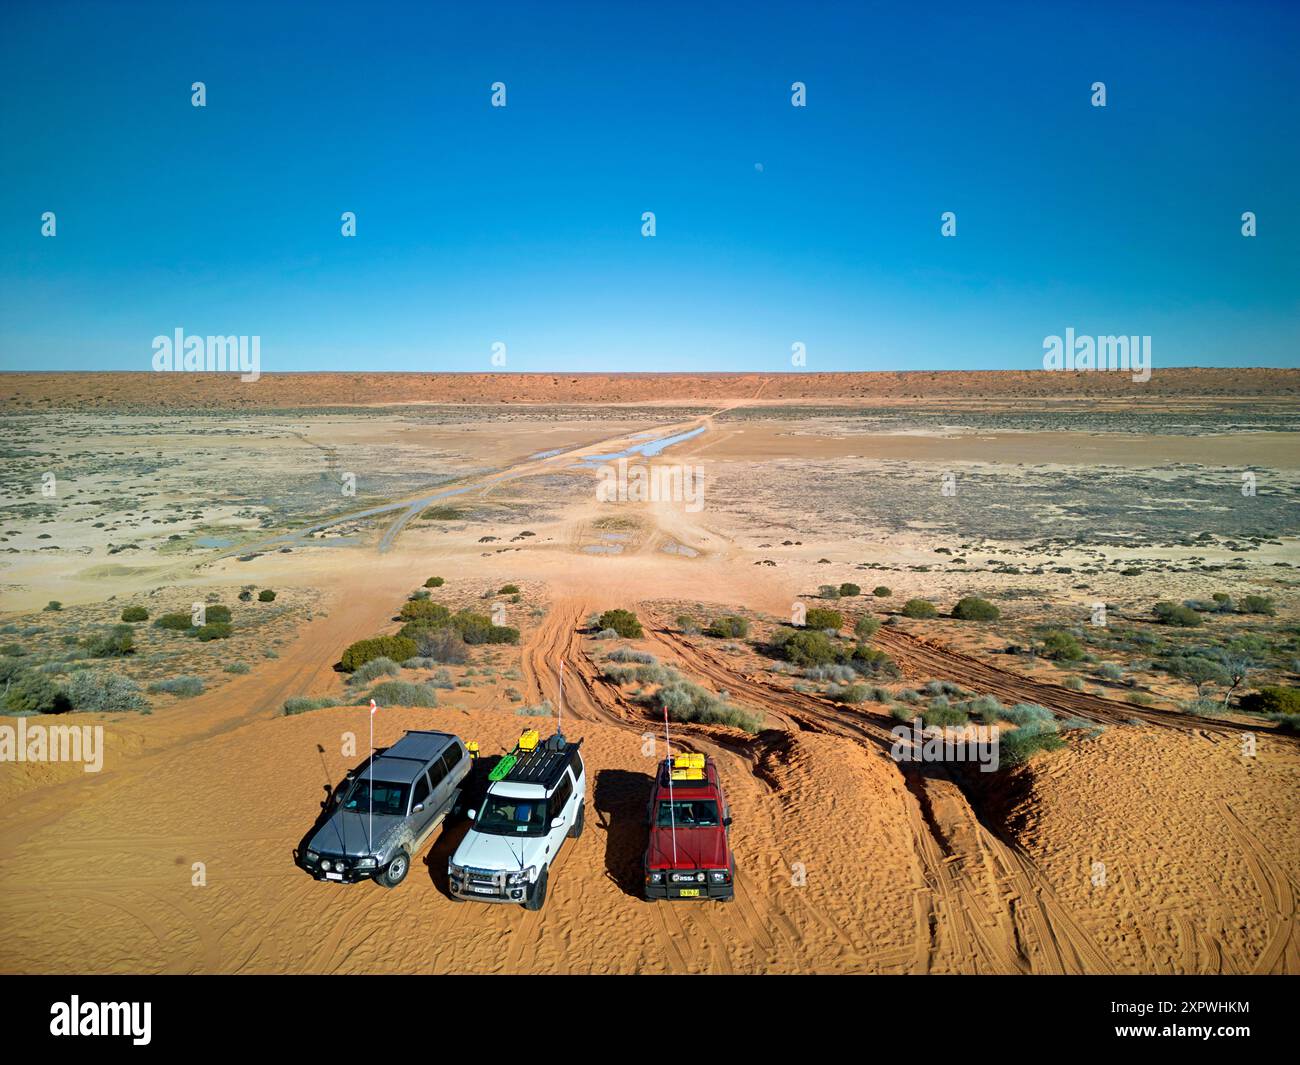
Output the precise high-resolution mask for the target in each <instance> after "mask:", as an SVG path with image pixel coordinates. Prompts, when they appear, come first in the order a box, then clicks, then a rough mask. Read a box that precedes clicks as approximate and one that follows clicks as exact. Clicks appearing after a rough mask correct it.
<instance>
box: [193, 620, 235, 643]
mask: <svg viewBox="0 0 1300 1065" xmlns="http://www.w3.org/2000/svg"><path fill="white" fill-rule="evenodd" d="M232 632H234V629H232V628H231V626H230V622H228V621H209V622H208V623H207V624H206V625H200V626H199V627H198V628H197V629H195V630H194V638H195V639H196V640H199V641H201V642H202V643H207V642H208V641H209V640H228V639H230V634H231V633H232Z"/></svg>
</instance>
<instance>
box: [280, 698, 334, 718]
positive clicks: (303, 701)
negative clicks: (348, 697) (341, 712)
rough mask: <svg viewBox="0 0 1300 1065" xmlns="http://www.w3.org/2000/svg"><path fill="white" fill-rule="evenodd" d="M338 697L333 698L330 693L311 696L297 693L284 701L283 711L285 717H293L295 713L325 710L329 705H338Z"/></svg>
mask: <svg viewBox="0 0 1300 1065" xmlns="http://www.w3.org/2000/svg"><path fill="white" fill-rule="evenodd" d="M338 705H339V701H338V700H337V699H331V698H330V697H329V696H328V695H320V696H315V697H313V696H310V695H295V696H293V698H291V699H286V700H285V701H284V707H283V710H282V712H283V713H284V715H285V717H293V715H294V714H305V713H306V712H307V711H308V710H323V709H325V707H327V706H338Z"/></svg>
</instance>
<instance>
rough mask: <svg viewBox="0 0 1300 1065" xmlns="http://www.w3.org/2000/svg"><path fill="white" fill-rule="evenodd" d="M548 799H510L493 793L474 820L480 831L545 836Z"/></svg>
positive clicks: (506, 834) (495, 834)
mask: <svg viewBox="0 0 1300 1065" xmlns="http://www.w3.org/2000/svg"><path fill="white" fill-rule="evenodd" d="M547 828H548V822H547V821H546V800H545V799H510V798H506V797H505V796H503V795H489V796H488V797H487V798H486V799H484V800H483V809H482V811H481V812H480V813H479V815H478V820H477V821H475V822H474V830H475V831H476V832H487V833H488V834H489V835H493V836H543V835H545V834H546V830H547Z"/></svg>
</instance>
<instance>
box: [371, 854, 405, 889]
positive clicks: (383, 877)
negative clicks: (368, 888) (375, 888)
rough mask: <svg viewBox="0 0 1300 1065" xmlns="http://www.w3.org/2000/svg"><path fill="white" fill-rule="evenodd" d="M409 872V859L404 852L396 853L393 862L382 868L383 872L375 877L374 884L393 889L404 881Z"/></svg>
mask: <svg viewBox="0 0 1300 1065" xmlns="http://www.w3.org/2000/svg"><path fill="white" fill-rule="evenodd" d="M410 871H411V859H410V858H409V857H408V856H407V853H406V851H398V852H397V854H396V855H394V856H393V860H392V861H391V862H389V863H388V864H387V865H386V866H384V871H383V872H382V873H380V874H379V875H378V876H377V877H375V882H376V883H377V884H379V885H380V886H381V887H386V888H395V887H397V885H398V884H400V883H401V882H402V881H403V880H405V879H406V874H407V873H409V872H410Z"/></svg>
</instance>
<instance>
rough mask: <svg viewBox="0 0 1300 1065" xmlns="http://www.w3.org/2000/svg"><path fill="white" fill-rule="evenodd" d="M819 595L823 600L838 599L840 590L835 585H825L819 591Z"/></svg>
mask: <svg viewBox="0 0 1300 1065" xmlns="http://www.w3.org/2000/svg"><path fill="white" fill-rule="evenodd" d="M817 595H818V597H820V598H822V599H838V598H839V597H840V590H839V588H837V587H836V586H835V585H833V584H823V585H822V586H821V587H820V588H818V589H817Z"/></svg>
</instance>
